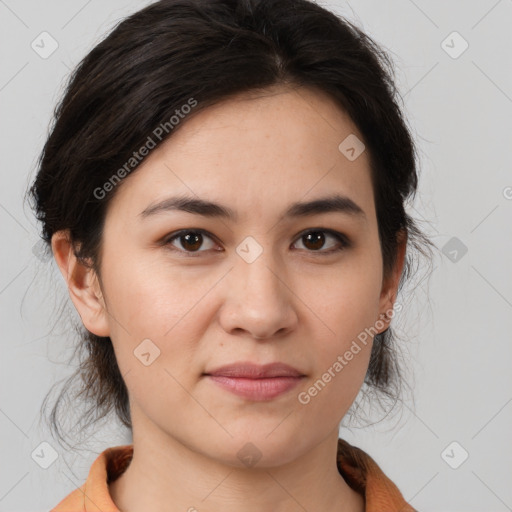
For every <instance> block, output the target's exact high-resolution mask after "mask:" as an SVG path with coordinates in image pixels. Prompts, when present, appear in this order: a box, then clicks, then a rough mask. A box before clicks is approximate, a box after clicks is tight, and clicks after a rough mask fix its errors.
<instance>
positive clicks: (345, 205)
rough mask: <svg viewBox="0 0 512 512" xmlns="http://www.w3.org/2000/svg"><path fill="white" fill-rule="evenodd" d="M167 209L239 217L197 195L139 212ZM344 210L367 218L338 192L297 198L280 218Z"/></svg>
mask: <svg viewBox="0 0 512 512" xmlns="http://www.w3.org/2000/svg"><path fill="white" fill-rule="evenodd" d="M168 211H183V212H188V213H193V214H196V215H202V216H203V217H212V218H224V219H227V220H231V221H237V220H238V215H237V213H236V212H235V211H234V210H232V209H231V208H229V207H227V206H223V205H221V204H218V203H215V202H212V201H206V200H204V199H198V198H194V197H187V196H183V197H169V198H167V199H164V200H163V201H160V202H158V203H156V204H152V205H149V206H148V207H147V208H146V209H145V210H143V211H142V212H141V213H140V214H139V216H140V217H142V218H143V219H144V218H147V217H150V216H152V215H156V214H159V213H164V212H168ZM331 212H337V213H344V214H346V215H349V216H351V217H354V218H361V219H364V220H366V214H365V212H364V210H363V209H362V208H361V207H360V206H359V205H358V204H357V203H355V202H354V201H353V200H352V199H350V198H349V197H347V196H343V195H339V194H335V195H332V196H329V197H322V198H319V199H315V200H313V201H308V202H297V203H293V204H292V205H290V206H289V208H288V209H287V210H286V211H285V212H284V213H283V214H282V215H281V217H280V220H283V219H288V218H290V219H291V218H298V217H308V216H312V215H318V214H321V213H331Z"/></svg>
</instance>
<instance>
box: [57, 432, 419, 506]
mask: <svg viewBox="0 0 512 512" xmlns="http://www.w3.org/2000/svg"><path fill="white" fill-rule="evenodd" d="M132 454H133V445H132V444H129V445H123V446H114V447H111V448H107V449H106V450H104V451H103V452H102V453H100V454H99V455H98V457H97V458H96V460H95V461H94V462H93V464H92V466H91V469H90V471H89V476H88V477H87V480H86V481H85V483H84V484H83V485H82V486H81V487H79V488H78V489H75V490H74V491H72V492H71V493H70V494H69V495H68V496H66V497H65V498H64V499H63V500H62V501H61V502H60V503H59V504H58V505H57V506H56V507H55V508H53V509H52V510H51V511H50V512H119V509H118V508H117V507H116V505H115V504H114V502H113V501H112V498H111V496H110V492H109V487H108V484H109V482H111V481H113V480H115V479H116V478H117V477H118V476H119V475H121V473H123V471H124V470H125V469H126V468H127V467H128V465H129V464H130V461H131V459H132ZM337 465H338V470H339V472H340V474H341V475H342V476H343V478H344V479H345V481H346V482H347V483H348V484H349V485H350V486H351V487H352V488H353V489H354V490H355V491H357V492H359V493H360V494H362V495H363V496H364V497H365V503H366V507H365V510H366V512H416V511H415V509H414V508H412V507H411V506H410V505H408V504H407V503H406V502H405V500H404V498H403V496H402V494H401V493H400V491H399V490H398V488H397V487H396V486H395V484H394V483H393V482H392V481H391V480H390V479H389V478H388V477H387V476H386V475H385V474H384V473H383V472H382V470H381V469H380V468H379V466H378V465H377V463H376V462H375V461H374V460H373V459H372V458H371V457H370V456H369V455H368V454H367V453H366V452H364V451H363V450H361V449H360V448H357V447H355V446H352V445H350V444H349V443H347V442H346V441H344V440H343V439H338V453H337Z"/></svg>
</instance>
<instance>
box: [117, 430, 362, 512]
mask: <svg viewBox="0 0 512 512" xmlns="http://www.w3.org/2000/svg"><path fill="white" fill-rule="evenodd" d="M137 433H138V430H137V429H136V428H134V429H133V446H134V451H133V458H132V461H131V463H130V465H129V466H128V468H127V469H126V471H125V472H124V473H123V474H122V475H121V476H120V477H119V478H118V479H116V480H115V481H114V482H111V483H110V494H111V496H112V499H113V501H114V503H115V504H116V506H117V507H118V508H119V510H120V511H122V512H141V511H143V510H153V511H154V512H160V511H161V512H163V511H165V512H178V511H179V512H183V511H187V512H201V511H202V510H208V511H209V512H220V511H222V512H235V511H237V512H238V511H239V510H244V511H245V512H260V511H261V510H265V511H268V512H291V511H302V510H323V511H325V512H329V511H333V512H334V511H336V512H340V511H343V512H363V511H364V498H363V497H362V496H361V495H360V494H358V493H356V492H355V491H354V490H353V489H351V488H350V486H349V485H348V484H347V483H346V482H345V480H344V479H343V477H342V476H341V475H340V473H339V471H338V468H337V466H336V450H337V440H338V429H336V430H335V431H333V432H332V433H331V435H329V436H328V437H327V438H326V439H325V440H323V441H321V442H320V443H319V444H318V445H316V446H314V447H313V448H312V449H311V450H310V451H308V452H306V453H304V454H302V455H300V456H299V457H297V458H296V459H294V460H292V461H291V462H288V463H286V464H283V465H280V466H273V467H258V466H255V467H242V468H240V467H234V466H232V465H228V464H223V463H222V462H221V461H218V460H215V459H212V458H211V457H208V456H206V455H205V454H203V453H198V452H197V451H194V450H192V449H190V448H189V447H188V446H186V445H184V444H183V443H180V442H179V441H178V440H176V439H174V438H171V437H170V436H169V435H168V434H166V433H163V432H162V431H160V430H153V431H152V432H148V429H144V435H143V436H137Z"/></svg>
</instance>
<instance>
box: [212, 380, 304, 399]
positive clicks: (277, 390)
mask: <svg viewBox="0 0 512 512" xmlns="http://www.w3.org/2000/svg"><path fill="white" fill-rule="evenodd" d="M207 377H209V378H210V379H211V380H213V381H214V382H215V383H217V384H218V385H219V386H221V387H223V388H224V389H227V390H228V391H231V392H232V393H234V394H235V395H238V396H241V397H243V398H248V399H249V400H255V401H263V400H271V399H272V398H275V397H277V396H279V395H282V394H283V393H286V392H287V391H290V390H291V389H293V388H294V387H295V386H297V384H298V383H299V382H300V381H301V380H302V377H271V378H267V379H248V378H242V377H225V376H221V375H207Z"/></svg>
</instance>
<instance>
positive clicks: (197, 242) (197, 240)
mask: <svg viewBox="0 0 512 512" xmlns="http://www.w3.org/2000/svg"><path fill="white" fill-rule="evenodd" d="M182 238H184V239H185V244H183V246H184V247H185V248H187V247H186V245H187V244H188V246H189V248H190V249H192V250H197V249H199V247H201V234H200V233H195V234H192V235H191V234H190V233H187V234H186V235H184V236H183V237H182ZM191 239H195V242H194V241H192V242H191V241H190V240H191ZM191 244H193V245H194V247H190V245H191Z"/></svg>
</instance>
